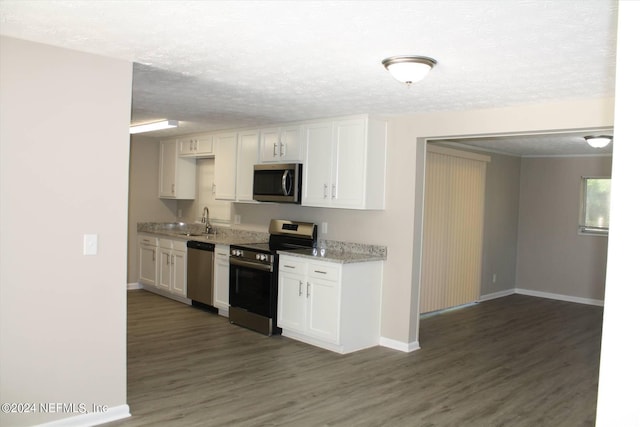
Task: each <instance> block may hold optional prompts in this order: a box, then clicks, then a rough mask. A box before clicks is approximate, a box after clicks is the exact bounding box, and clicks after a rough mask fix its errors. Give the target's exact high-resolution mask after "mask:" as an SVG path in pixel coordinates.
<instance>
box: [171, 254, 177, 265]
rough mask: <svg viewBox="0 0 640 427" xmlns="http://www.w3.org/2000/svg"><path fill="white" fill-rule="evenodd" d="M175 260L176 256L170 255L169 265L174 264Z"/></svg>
mask: <svg viewBox="0 0 640 427" xmlns="http://www.w3.org/2000/svg"><path fill="white" fill-rule="evenodd" d="M175 261H176V256H175V255H171V265H173V264H175Z"/></svg>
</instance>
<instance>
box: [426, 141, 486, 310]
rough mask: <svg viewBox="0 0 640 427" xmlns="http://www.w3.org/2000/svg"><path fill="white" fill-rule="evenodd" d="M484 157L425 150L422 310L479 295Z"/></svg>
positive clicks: (444, 306)
mask: <svg viewBox="0 0 640 427" xmlns="http://www.w3.org/2000/svg"><path fill="white" fill-rule="evenodd" d="M489 160H490V158H489V157H488V156H481V155H473V154H471V155H470V153H465V152H459V151H457V150H450V149H438V148H437V147H433V148H431V147H429V146H428V150H427V168H426V169H427V170H426V178H425V179H426V183H425V192H426V194H425V206H424V215H425V218H424V238H423V262H422V283H421V289H420V312H421V313H427V312H431V311H435V310H441V309H444V308H449V307H454V306H457V305H462V304H466V303H469V302H473V301H477V300H478V298H479V296H480V278H481V268H482V235H483V224H484V193H485V173H486V163H487V162H488V161H489Z"/></svg>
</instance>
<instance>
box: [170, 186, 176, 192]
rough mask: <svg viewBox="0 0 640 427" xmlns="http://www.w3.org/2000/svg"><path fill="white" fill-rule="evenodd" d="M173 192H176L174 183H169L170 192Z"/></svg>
mask: <svg viewBox="0 0 640 427" xmlns="http://www.w3.org/2000/svg"><path fill="white" fill-rule="evenodd" d="M175 193H176V185H175V184H171V194H175Z"/></svg>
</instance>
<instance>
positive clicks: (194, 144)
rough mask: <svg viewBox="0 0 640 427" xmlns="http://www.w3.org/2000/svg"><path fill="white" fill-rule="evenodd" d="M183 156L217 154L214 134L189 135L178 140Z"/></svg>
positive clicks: (209, 155) (180, 152)
mask: <svg viewBox="0 0 640 427" xmlns="http://www.w3.org/2000/svg"><path fill="white" fill-rule="evenodd" d="M178 150H179V154H180V156H181V157H211V156H213V155H214V154H215V152H214V144H213V136H212V135H206V136H197V137H188V138H184V139H179V140H178Z"/></svg>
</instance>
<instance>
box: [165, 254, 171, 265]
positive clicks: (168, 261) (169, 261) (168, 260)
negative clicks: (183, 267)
mask: <svg viewBox="0 0 640 427" xmlns="http://www.w3.org/2000/svg"><path fill="white" fill-rule="evenodd" d="M165 255H166V256H167V265H169V264H170V263H171V260H170V259H169V254H165Z"/></svg>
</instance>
